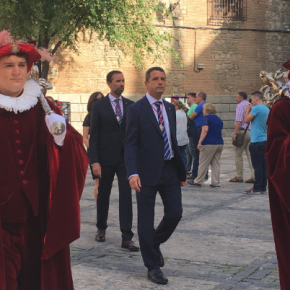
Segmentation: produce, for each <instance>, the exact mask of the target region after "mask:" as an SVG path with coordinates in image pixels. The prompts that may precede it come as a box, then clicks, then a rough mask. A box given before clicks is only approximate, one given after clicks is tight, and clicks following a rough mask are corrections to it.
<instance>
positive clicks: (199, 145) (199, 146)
mask: <svg viewBox="0 0 290 290" xmlns="http://www.w3.org/2000/svg"><path fill="white" fill-rule="evenodd" d="M201 148H202V145H201V143H198V145H197V150H198V151H200V150H201Z"/></svg>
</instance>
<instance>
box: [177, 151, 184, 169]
mask: <svg viewBox="0 0 290 290" xmlns="http://www.w3.org/2000/svg"><path fill="white" fill-rule="evenodd" d="M185 150H186V145H184V146H178V151H179V154H180V156H181V159H182V162H183V164H184V168H185V169H186V157H185Z"/></svg>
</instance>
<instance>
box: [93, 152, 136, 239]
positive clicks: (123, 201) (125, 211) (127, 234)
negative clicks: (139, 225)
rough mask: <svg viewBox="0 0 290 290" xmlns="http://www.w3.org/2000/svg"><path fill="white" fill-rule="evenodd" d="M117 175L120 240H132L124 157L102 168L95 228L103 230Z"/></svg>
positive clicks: (130, 206)
mask: <svg viewBox="0 0 290 290" xmlns="http://www.w3.org/2000/svg"><path fill="white" fill-rule="evenodd" d="M115 174H117V177H118V185H119V221H120V230H121V232H122V240H123V241H129V240H132V237H133V235H134V234H133V232H132V230H131V229H132V219H133V210H132V191H131V188H130V185H129V181H128V179H127V176H126V168H125V160H124V156H121V158H120V160H119V161H118V163H117V164H116V165H115V166H102V178H100V185H99V193H98V197H97V228H98V229H102V230H105V229H106V228H107V227H108V225H107V220H108V213H109V204H110V195H111V190H112V185H113V180H114V176H115Z"/></svg>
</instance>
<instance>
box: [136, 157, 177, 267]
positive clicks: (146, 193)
mask: <svg viewBox="0 0 290 290" xmlns="http://www.w3.org/2000/svg"><path fill="white" fill-rule="evenodd" d="M141 185H142V179H141ZM157 191H158V192H159V194H160V196H161V199H162V202H163V205H164V216H163V218H162V220H161V222H160V223H159V225H158V227H157V228H156V229H154V215H155V199H156V195H157ZM136 196H137V206H138V235H139V243H140V250H141V254H142V257H143V261H144V264H145V266H146V267H147V268H148V270H149V271H151V270H153V269H157V268H160V258H159V255H158V254H157V252H156V250H158V248H159V246H160V244H162V243H165V242H166V241H167V240H168V239H169V238H170V236H171V235H172V233H173V232H174V230H175V228H176V227H177V225H178V223H179V221H180V220H181V217H182V203H181V187H180V181H179V179H178V177H177V172H176V168H175V166H174V163H173V161H165V162H164V165H163V172H162V176H161V178H160V180H159V182H158V183H157V184H156V185H155V186H142V187H141V191H140V192H136Z"/></svg>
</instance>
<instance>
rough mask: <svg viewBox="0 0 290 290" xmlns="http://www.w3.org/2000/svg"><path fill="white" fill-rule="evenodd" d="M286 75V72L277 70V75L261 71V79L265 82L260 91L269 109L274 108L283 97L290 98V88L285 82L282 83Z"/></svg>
mask: <svg viewBox="0 0 290 290" xmlns="http://www.w3.org/2000/svg"><path fill="white" fill-rule="evenodd" d="M284 74H285V72H282V71H281V69H279V70H277V71H276V72H275V73H267V72H266V71H260V74H259V77H260V79H261V80H262V82H263V86H262V87H261V88H260V90H259V91H260V92H261V93H262V94H263V96H264V99H265V100H266V102H267V106H268V107H269V108H270V107H272V106H273V104H274V103H275V102H276V101H277V100H279V99H280V98H281V96H282V95H283V96H287V97H289V98H290V92H289V87H288V86H287V85H286V83H285V80H284V82H283V81H281V79H282V78H283V77H284ZM287 74H288V72H287Z"/></svg>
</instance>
